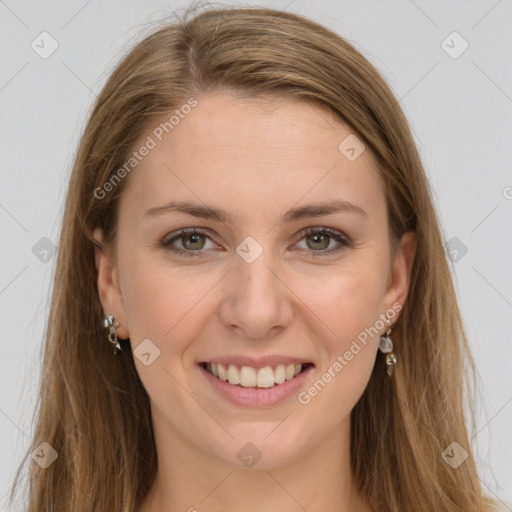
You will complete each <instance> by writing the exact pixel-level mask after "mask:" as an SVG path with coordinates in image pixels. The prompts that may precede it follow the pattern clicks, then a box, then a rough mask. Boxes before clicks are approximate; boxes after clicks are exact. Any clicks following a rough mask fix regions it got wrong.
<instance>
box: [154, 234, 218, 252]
mask: <svg viewBox="0 0 512 512" xmlns="http://www.w3.org/2000/svg"><path fill="white" fill-rule="evenodd" d="M205 239H207V240H210V242H211V239H210V237H209V233H208V232H206V231H203V230H202V229H200V228H190V229H183V230H181V231H180V232H179V233H177V234H175V235H174V236H173V237H172V238H170V239H164V241H163V242H162V245H163V246H164V247H166V248H168V249H169V250H171V251H172V252H176V253H178V254H183V255H185V256H196V255H198V254H199V255H200V254H203V253H204V251H205V250H207V249H212V248H213V247H205V246H206V240H205ZM212 245H214V244H213V242H212ZM180 246H181V247H180Z"/></svg>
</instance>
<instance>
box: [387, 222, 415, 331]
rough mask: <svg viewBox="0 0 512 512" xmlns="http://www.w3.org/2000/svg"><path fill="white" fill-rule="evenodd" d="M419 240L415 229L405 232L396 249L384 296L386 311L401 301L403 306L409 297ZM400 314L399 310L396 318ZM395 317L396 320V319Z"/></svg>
mask: <svg viewBox="0 0 512 512" xmlns="http://www.w3.org/2000/svg"><path fill="white" fill-rule="evenodd" d="M416 247H417V240H416V234H415V232H414V231H408V232H407V233H404V235H403V236H402V238H401V240H400V244H399V247H398V249H397V251H396V255H395V260H394V262H393V265H392V269H391V275H390V276H389V283H388V288H387V290H386V294H385V296H384V306H385V308H386V311H387V310H389V309H393V304H396V303H399V304H400V305H401V306H402V307H403V305H404V303H405V300H406V299H407V294H408V292H409V283H410V279H411V270H412V266H413V263H414V258H415V255H416ZM399 316H400V312H397V316H396V319H398V317H399ZM396 319H395V321H396Z"/></svg>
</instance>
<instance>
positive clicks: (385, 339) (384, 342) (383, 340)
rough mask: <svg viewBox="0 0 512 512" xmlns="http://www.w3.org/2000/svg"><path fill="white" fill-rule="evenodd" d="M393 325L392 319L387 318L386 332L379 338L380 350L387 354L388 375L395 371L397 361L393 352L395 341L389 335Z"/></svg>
mask: <svg viewBox="0 0 512 512" xmlns="http://www.w3.org/2000/svg"><path fill="white" fill-rule="evenodd" d="M392 329H393V326H392V325H391V319H390V318H387V320H386V333H385V335H382V336H381V337H380V340H379V350H380V351H381V352H382V353H383V354H387V355H386V366H387V367H388V375H389V376H390V377H391V375H392V373H393V366H394V365H395V364H396V363H397V358H396V355H395V354H394V353H393V342H392V341H391V338H390V337H389V335H390V333H391V330H392Z"/></svg>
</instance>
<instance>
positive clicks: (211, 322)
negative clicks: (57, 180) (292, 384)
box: [95, 92, 416, 512]
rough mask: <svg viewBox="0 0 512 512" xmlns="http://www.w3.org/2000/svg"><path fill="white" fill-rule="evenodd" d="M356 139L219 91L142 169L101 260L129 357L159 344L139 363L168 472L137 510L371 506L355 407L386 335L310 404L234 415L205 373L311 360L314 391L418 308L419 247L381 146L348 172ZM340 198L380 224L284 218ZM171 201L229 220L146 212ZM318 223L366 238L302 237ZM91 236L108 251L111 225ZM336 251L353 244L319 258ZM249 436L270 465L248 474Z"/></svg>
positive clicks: (358, 218) (344, 216)
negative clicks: (383, 322) (394, 234)
mask: <svg viewBox="0 0 512 512" xmlns="http://www.w3.org/2000/svg"><path fill="white" fill-rule="evenodd" d="M159 122H160V120H158V121H157V122H155V124H154V126H157V125H158V123H159ZM153 128H154V127H152V129H153ZM351 133H352V131H351V130H350V128H349V127H347V126H346V125H344V124H343V123H342V122H341V121H339V120H338V118H337V117H335V116H334V115H333V114H332V113H331V112H330V111H329V110H327V109H326V108H325V107H323V106H319V105H317V104H314V103H311V102H308V101H305V100H303V99H295V98H286V97H280V98H278V99H277V100H273V99H272V98H267V99H266V101H263V100H262V99H258V100H255V99H242V98H239V97H236V96H234V95H231V94H228V93H227V92H216V93H209V94H208V95H206V96H203V97H200V98H198V105H197V107H195V108H194V109H193V110H192V111H191V113H190V114H188V115H187V116H186V117H185V118H184V119H182V120H180V122H179V124H178V125H177V126H175V128H174V129H173V130H172V132H170V133H169V134H168V135H166V136H165V138H164V139H163V141H162V142H161V143H159V144H158V145H157V147H156V148H155V149H153V150H152V151H150V153H149V154H148V155H147V156H146V157H145V158H144V159H143V160H142V161H141V162H140V163H139V165H138V166H137V167H136V169H135V170H134V171H132V173H133V174H132V175H131V176H130V182H129V186H128V187H127V189H126V190H125V191H124V193H123V196H122V198H121V202H120V207H119V231H118V239H117V242H116V243H117V250H118V253H117V254H118V256H117V259H116V260H115V259H114V258H113V256H112V253H111V251H110V250H109V249H108V248H104V250H103V251H101V250H100V249H96V265H97V270H98V292H99V296H100V300H101V302H102V305H103V308H104V311H105V312H106V313H112V314H113V315H114V316H115V317H116V319H117V320H118V321H119V323H120V328H119V329H118V335H119V337H120V338H121V339H126V338H128V337H129V339H130V343H131V345H132V349H135V348H136V347H137V346H138V345H139V344H140V343H141V342H142V340H144V339H147V338H149V339H150V340H151V341H152V343H154V344H155V345H156V346H157V347H158V348H159V350H160V355H159V357H158V358H156V359H155V360H154V362H153V363H152V364H150V365H149V366H145V365H144V364H142V363H141V361H140V360H139V359H138V358H137V357H135V358H134V360H135V364H136V367H137V371H138V373H139V375H140V378H141V380H142V383H143V385H144V387H145V389H146V390H147V392H148V394H149V397H150V400H151V408H152V416H153V424H154V431H155V439H156V447H157V454H158V464H159V466H158V473H157V479H156V482H155V485H154V487H153V489H152V491H151V493H149V494H148V496H147V498H146V500H145V501H144V503H143V505H142V507H141V509H140V510H141V511H143V512H145V511H149V510H153V511H178V510H179V511H186V510H191V509H192V510H194V509H193V508H192V507H194V508H195V509H197V510H198V511H206V510H208V511H209V512H217V511H221V510H222V511H223V512H226V511H235V510H245V511H249V512H260V511H266V512H277V511H285V510H286V511H287V512H291V511H303V510H304V509H306V510H311V511H312V510H340V511H349V510H350V511H357V510H359V511H366V510H370V507H369V504H368V503H366V502H365V500H364V499H363V498H362V497H361V496H360V495H359V494H358V492H357V490H356V488H355V486H354V482H353V479H352V476H351V470H350V459H349V438H350V437H349V436H350V412H351V410H352V408H353V407H354V405H355V404H356V403H357V401H358V400H359V398H360V396H361V395H362V393H363V391H364V389H365V387H366V386H367V384H368V381H369V378H370V375H371V372H372V370H373V367H374V363H375V357H376V353H377V349H378V339H379V338H378V336H374V337H373V338H370V340H369V342H368V344H367V345H366V346H364V345H362V350H361V351H360V352H358V353H357V355H355V356H354V358H353V359H352V360H351V361H350V362H349V363H348V364H347V365H346V366H345V367H344V368H343V370H342V371H341V372H339V374H337V375H336V377H335V378H333V379H332V381H331V382H330V383H329V384H328V385H327V386H325V388H324V389H323V390H322V391H321V392H320V393H318V395H317V396H315V397H314V398H312V399H311V401H310V403H308V404H307V405H302V404H300V403H299V402H298V400H297V395H296V394H295V395H293V396H291V397H290V398H288V399H286V400H285V401H284V402H281V403H279V404H276V405H274V406H269V407H260V408H257V407H244V406H239V405H235V404H232V403H230V402H228V401H226V400H225V399H224V398H223V397H222V396H220V395H219V394H218V393H217V392H216V391H214V390H213V388H212V387H211V386H210V385H207V384H205V380H204V377H203V375H202V374H201V373H200V370H199V369H198V367H197V365H196V363H197V362H198V361H208V360H209V359H211V358H212V357H215V356H220V355H226V354H228V355H233V354H246V355H251V356H259V355H273V354H285V355H291V356H300V357H302V358H304V359H305V360H307V361H311V362H313V363H314V365H315V368H314V369H313V370H312V371H311V372H310V374H309V377H308V379H307V382H306V384H305V385H304V386H303V388H302V390H304V389H307V388H308V387H309V386H311V385H312V383H314V382H315V381H316V380H317V379H318V378H320V377H321V375H322V374H323V373H324V372H325V371H327V369H328V368H329V367H331V366H332V364H333V362H334V361H336V358H337V357H338V356H340V355H343V354H344V353H345V352H346V351H347V350H348V349H349V347H350V346H351V343H352V342H353V341H354V340H355V339H356V338H357V335H358V334H359V333H361V332H362V331H364V329H365V328H368V327H370V326H373V325H375V322H376V321H377V320H378V319H379V318H382V317H383V315H384V313H385V312H386V311H387V310H390V309H392V306H393V304H395V305H396V304H397V303H398V304H400V305H403V304H404V302H405V299H406V296H407V291H408V287H409V279H410V270H411V267H412V263H413V259H414V254H415V249H416V242H415V238H414V235H413V233H407V234H406V235H404V237H403V239H402V240H401V244H400V246H399V248H398V251H397V252H396V255H395V254H392V252H391V246H390V240H389V235H388V224H387V216H386V203H385V196H384V188H383V184H382V182H381V178H380V177H379V175H378V172H377V169H376V163H375V160H374V157H373V155H372V154H371V152H370V150H369V149H368V148H367V149H366V150H365V151H364V152H363V153H362V154H361V155H360V156H359V157H358V158H357V159H356V160H355V161H349V160H348V159H347V158H346V157H345V156H344V155H343V154H342V153H341V152H340V151H339V150H338V145H339V144H340V142H341V141H342V140H344V139H345V137H347V136H348V135H349V134H351ZM149 134H151V129H150V130H149V131H148V132H147V133H145V134H144V135H143V136H142V137H141V139H140V140H141V143H142V142H143V141H144V140H145V139H146V137H147V136H148V135H149ZM333 199H343V200H346V201H350V202H352V203H354V204H356V205H358V206H360V207H361V208H362V209H364V210H365V212H366V214H367V215H366V216H364V215H360V214H356V213H350V212H339V213H335V214H330V215H324V216H321V217H315V218H306V219H300V220H296V221H293V222H291V223H287V224H282V225H281V224H279V223H277V221H278V219H279V218H280V217H281V216H282V215H283V214H284V213H285V212H287V211H288V210H289V209H291V208H294V207H298V206H304V205H306V204H317V203H325V202H328V201H330V200H333ZM171 200H188V201H192V202H194V203H198V204H200V205H204V204H206V205H211V206H214V207H217V208H221V209H225V210H227V211H228V212H229V213H230V214H231V215H232V217H233V222H232V223H227V222H226V223H224V222H220V221H218V220H213V219H202V218H195V217H192V216H190V215H186V214H183V213H177V212H169V213H166V214H162V215H159V216H155V217H154V218H149V219H144V212H145V211H146V210H147V209H148V208H152V207H155V206H160V205H164V204H166V203H168V202H169V201H171ZM308 227H318V228H331V229H334V230H336V231H338V232H340V233H341V234H343V235H345V236H347V237H349V239H350V240H351V242H352V243H351V245H349V246H345V247H343V246H342V245H340V244H339V242H337V241H336V240H335V239H333V238H327V241H328V242H329V243H328V244H327V242H325V243H324V242H322V240H320V241H319V240H318V237H317V238H315V237H314V236H307V235H304V233H303V231H304V229H305V228H308ZM183 228H203V229H205V230H208V231H209V232H210V234H209V235H208V236H207V237H204V238H203V237H200V238H199V241H197V239H195V240H191V239H190V237H189V238H187V237H185V238H181V239H177V240H175V241H174V248H176V249H181V250H183V251H187V250H188V251H189V252H193V250H194V249H195V250H196V251H197V248H200V249H202V250H203V251H205V254H203V255H199V256H197V255H196V256H193V257H186V256H182V255H179V254H175V253H173V252H171V250H170V249H169V248H166V247H164V246H163V245H162V243H163V242H164V241H166V240H164V238H166V239H167V240H169V239H170V238H172V236H168V235H172V234H173V233H176V232H177V231H178V230H180V229H183ZM248 236H251V237H253V238H254V239H255V240H257V242H258V243H259V244H260V246H261V247H262V249H263V252H262V254H261V255H260V256H259V257H258V258H257V259H256V260H255V261H254V262H252V263H247V262H246V261H244V259H242V258H241V257H240V256H239V255H238V254H237V252H236V248H237V246H238V245H239V244H240V243H241V242H242V241H243V240H244V239H245V238H246V237H248ZM95 238H96V239H97V240H98V241H99V242H100V243H101V242H102V233H101V230H100V229H99V228H98V229H97V230H96V231H95ZM187 243H188V245H183V244H187ZM201 243H203V244H204V246H203V247H201ZM194 244H195V245H194ZM190 247H191V248H190ZM334 247H341V250H340V251H338V252H335V253H331V254H330V255H325V256H321V255H319V254H320V253H321V252H323V253H325V252H326V251H327V250H328V249H330V248H334ZM187 248H188V249H187ZM315 255H317V256H316V257H315ZM393 256H394V257H393ZM397 318H398V314H397V315H396V316H395V318H394V319H393V321H396V319H397ZM379 332H381V333H382V332H384V329H380V331H379ZM398 364H399V363H398ZM247 442H251V443H252V444H253V445H255V446H256V447H257V449H258V450H259V451H260V452H261V454H262V458H261V460H260V461H259V462H258V463H257V464H256V465H255V466H254V467H253V468H252V469H248V468H246V467H245V466H244V465H243V464H242V463H241V462H240V460H239V459H238V458H237V452H238V451H239V450H240V449H241V447H242V446H244V445H245V444H246V443H247Z"/></svg>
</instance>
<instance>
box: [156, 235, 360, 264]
mask: <svg viewBox="0 0 512 512" xmlns="http://www.w3.org/2000/svg"><path fill="white" fill-rule="evenodd" d="M196 234H197V235H203V236H205V237H208V238H210V239H211V233H210V232H208V231H205V230H203V229H201V228H189V229H184V230H181V231H179V232H178V233H177V234H176V235H175V236H173V237H172V238H171V239H169V240H168V241H163V242H162V246H163V247H165V248H166V249H167V250H169V251H171V252H173V253H176V254H180V255H183V256H186V257H189V258H193V257H198V256H203V255H204V254H205V253H206V252H208V250H199V251H191V250H187V251H185V250H182V249H176V248H171V245H172V243H173V242H175V241H176V240H179V239H180V238H183V237H184V236H185V235H196ZM316 234H325V235H328V236H329V237H330V238H332V239H334V240H335V241H336V242H338V243H339V244H340V245H338V246H337V247H335V248H331V249H328V250H323V251H313V250H310V252H311V253H312V257H314V258H319V257H320V258H322V257H326V256H330V255H332V254H335V253H338V252H339V251H342V250H343V249H345V248H346V247H351V242H350V240H349V239H348V238H347V237H345V236H344V235H342V234H341V233H339V232H338V231H336V230H334V229H331V228H306V229H305V230H304V231H303V232H302V237H301V238H300V240H302V239H303V238H305V237H307V236H310V235H316ZM164 240H165V239H164ZM300 240H299V241H300ZM305 250H307V249H305Z"/></svg>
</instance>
